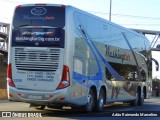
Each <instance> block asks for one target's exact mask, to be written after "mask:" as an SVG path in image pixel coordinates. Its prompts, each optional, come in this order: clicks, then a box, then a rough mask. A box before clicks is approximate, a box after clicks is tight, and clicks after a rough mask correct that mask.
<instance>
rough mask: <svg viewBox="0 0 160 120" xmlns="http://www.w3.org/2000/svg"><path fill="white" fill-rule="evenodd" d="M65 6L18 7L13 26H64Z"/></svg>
mask: <svg viewBox="0 0 160 120" xmlns="http://www.w3.org/2000/svg"><path fill="white" fill-rule="evenodd" d="M64 25H65V8H64V7H53V6H27V7H18V8H16V10H15V14H14V18H13V27H21V26H52V27H60V28H63V27H64Z"/></svg>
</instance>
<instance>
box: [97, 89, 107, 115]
mask: <svg viewBox="0 0 160 120" xmlns="http://www.w3.org/2000/svg"><path fill="white" fill-rule="evenodd" d="M104 103H105V92H104V90H103V89H100V92H99V97H98V100H97V103H96V108H95V110H96V111H98V112H101V111H103V107H104Z"/></svg>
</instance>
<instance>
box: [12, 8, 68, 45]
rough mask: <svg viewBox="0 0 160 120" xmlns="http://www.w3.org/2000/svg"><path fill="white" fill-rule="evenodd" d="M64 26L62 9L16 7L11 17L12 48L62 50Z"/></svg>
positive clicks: (63, 10) (63, 9)
mask: <svg viewBox="0 0 160 120" xmlns="http://www.w3.org/2000/svg"><path fill="white" fill-rule="evenodd" d="M64 26H65V8H64V7H55V6H21V7H17V8H16V10H15V14H14V17H13V29H12V46H36V47H46V46H50V47H51V46H54V47H61V48H63V47H64V34H65V32H64Z"/></svg>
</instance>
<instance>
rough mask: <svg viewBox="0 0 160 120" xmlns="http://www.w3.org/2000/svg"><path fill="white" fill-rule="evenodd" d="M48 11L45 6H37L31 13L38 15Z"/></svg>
mask: <svg viewBox="0 0 160 120" xmlns="http://www.w3.org/2000/svg"><path fill="white" fill-rule="evenodd" d="M46 12H47V9H46V8H44V7H35V8H33V9H32V10H31V14H33V15H37V16H40V15H44V14H46Z"/></svg>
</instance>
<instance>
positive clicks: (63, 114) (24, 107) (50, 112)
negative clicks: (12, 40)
mask: <svg viewBox="0 0 160 120" xmlns="http://www.w3.org/2000/svg"><path fill="white" fill-rule="evenodd" d="M0 111H2V112H3V118H2V117H1V118H0V120H3V119H4V120H9V119H12V120H17V119H18V120H19V119H22V118H21V117H23V119H28V120H32V119H33V120H44V119H45V120H53V118H54V120H68V119H70V120H72V119H73V120H81V119H83V120H88V119H91V120H99V119H104V120H131V119H132V120H133V119H135V120H139V119H143V120H160V117H154V116H156V115H159V116H160V97H154V98H152V99H146V100H145V103H144V105H143V106H136V107H133V106H130V105H129V104H123V103H114V104H109V105H106V106H105V108H104V110H103V111H102V112H91V113H85V112H83V111H78V110H77V111H73V110H71V109H70V107H64V109H63V110H56V109H49V108H47V107H46V108H45V110H39V109H35V108H30V107H29V104H27V103H20V102H11V101H8V100H0ZM6 111H7V112H9V113H10V112H11V116H12V118H9V117H5V115H6V114H7V113H6ZM2 112H1V113H0V114H1V115H2ZM17 116H18V117H17ZM34 116H37V118H34ZM41 116H42V117H41ZM131 116H132V117H131ZM146 116H147V117H146ZM149 116H151V117H149ZM28 117H30V118H28Z"/></svg>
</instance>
